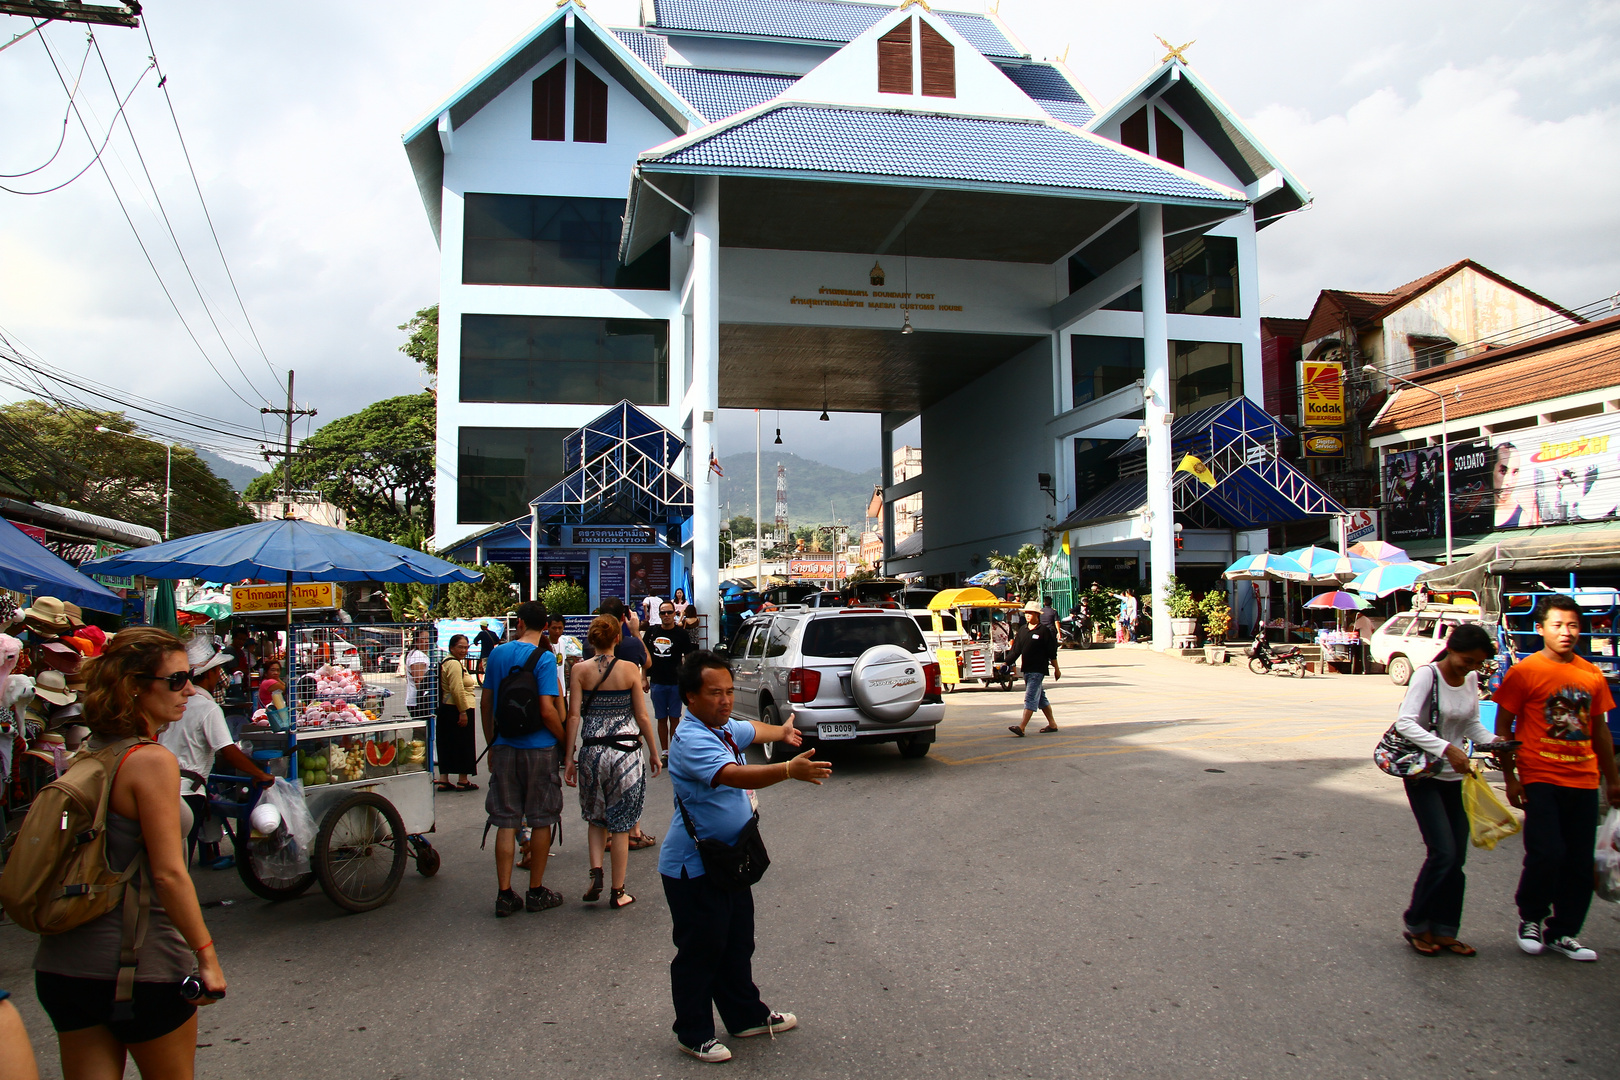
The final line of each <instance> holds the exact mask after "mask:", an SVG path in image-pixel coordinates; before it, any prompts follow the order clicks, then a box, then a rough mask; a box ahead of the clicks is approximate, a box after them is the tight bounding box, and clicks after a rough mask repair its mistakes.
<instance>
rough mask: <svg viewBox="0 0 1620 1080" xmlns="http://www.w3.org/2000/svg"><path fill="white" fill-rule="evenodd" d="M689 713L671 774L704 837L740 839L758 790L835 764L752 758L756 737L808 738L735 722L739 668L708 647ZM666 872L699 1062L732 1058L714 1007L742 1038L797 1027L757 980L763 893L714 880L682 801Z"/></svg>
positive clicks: (685, 1021)
mask: <svg viewBox="0 0 1620 1080" xmlns="http://www.w3.org/2000/svg"><path fill="white" fill-rule="evenodd" d="M680 688H681V698H682V700H683V701H684V702H685V705H686V713H685V715H684V716H683V717H682V719H681V722H680V723H679V724H678V725H676V728H675V734H674V737H673V738H672V739H671V740H670V744H669V775H670V779H671V781H672V782H673V783H674V787H675V796H676V798H678V799H679V800H680V804H681V805H683V806H685V808H686V813H687V814H689V815H690V816H691V818H692V825H693V826H694V827H695V829H696V830H697V833H698V835H699V836H701V837H702V838H703V839H705V840H719V841H721V842H722V843H726V844H735V843H736V842H737V838H738V836H739V835H740V834H741V832H742V830H743V827H744V826H746V825H747V824H748V822H749V821H750V820H751V819H752V818H753V816H754V813H755V811H756V809H757V807H758V805H759V801H758V799H757V798H756V797H755V794H754V793H755V791H757V790H758V789H760V788H766V787H770V786H771V785H772V784H780V783H781V782H782V781H783V780H803V781H805V782H806V783H811V784H819V783H821V782H822V781H823V780H825V779H826V778H827V777H829V776H831V775H832V766H831V765H829V764H827V763H826V762H824V761H816V760H814V757H815V751H814V750H806V751H805V752H804V753H802V754H800V755H799V756H798V757H795V758H792V759H791V760H788V761H775V762H771V763H770V764H766V765H747V764H744V762H743V753H742V752H743V748H744V747H747V746H748V745H749V744H751V743H756V742H782V743H786V744H787V745H789V746H798V745H799V744H800V743H801V742H802V741H803V736H802V735H800V734H799V732H798V731H797V730H796V729H795V728H794V726H793V717H792V716H791V715H789V717H788V719H787V722H786V723H785V724H782V725H781V726H776V725H772V724H761V723H759V722H757V721H752V720H733V719H731V706H732V701H733V697H734V693H735V692H734V690H733V688H732V685H731V666H730V665H729V664H727V663H726V662H725V661H724V660H722V659H721V658H720V657H719V656H717V655H715V654H714V653H713V652H710V651H709V650H707V649H702V650H699V651H698V652H695V653H692V654H691V655H690V656H688V657H687V658H686V661H685V663H683V664H682V665H681V674H680ZM658 873H659V874H660V875H661V876H662V877H663V879H664V898H665V899H666V900H667V901H668V902H669V914H670V919H671V921H672V922H673V923H674V937H675V959H674V960H672V961H671V962H670V965H669V981H670V988H671V991H672V992H673V995H674V998H675V1038H676V1039H677V1040H678V1042H679V1045H680V1048H681V1050H682V1051H683V1052H684V1053H687V1054H690V1055H692V1056H693V1057H695V1058H697V1059H698V1060H699V1061H729V1060H730V1059H731V1051H730V1050H728V1049H727V1048H726V1047H725V1046H723V1045H722V1044H721V1043H720V1042H719V1040H717V1039H716V1038H715V1037H714V1010H715V1008H718V1009H719V1010H720V1019H721V1020H723V1021H725V1025H726V1030H727V1031H729V1032H731V1034H733V1035H735V1036H737V1037H738V1038H747V1037H748V1036H750V1035H763V1034H765V1033H766V1032H771V1033H772V1034H774V1033H776V1032H778V1031H790V1030H792V1029H793V1028H794V1027H796V1026H797V1025H798V1022H799V1021H798V1019H797V1018H796V1017H795V1016H794V1015H793V1014H792V1013H779V1012H772V1011H771V1010H770V1009H769V1008H767V1007H766V1005H765V1003H764V1002H763V1001H761V1000H760V997H759V987H757V986H755V985H754V976H753V970H752V962H753V956H754V894H753V890H751V889H742V890H740V891H736V892H731V891H727V890H724V889H721V888H719V887H717V886H715V885H711V884H710V883H709V878H708V875H707V874H706V873H705V872H704V869H703V858H702V856H700V855H699V854H698V850H697V843H696V841H695V840H694V838H693V836H692V833H691V832H689V831H687V828H686V825H685V823H684V821H683V819H682V815H681V812H680V808H679V806H678V807H677V808H676V811H675V817H674V818H673V820H671V821H670V825H669V832H668V833H667V834H665V837H664V846H663V849H662V850H661V851H660V852H659V857H658Z"/></svg>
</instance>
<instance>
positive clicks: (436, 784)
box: [433, 780, 456, 791]
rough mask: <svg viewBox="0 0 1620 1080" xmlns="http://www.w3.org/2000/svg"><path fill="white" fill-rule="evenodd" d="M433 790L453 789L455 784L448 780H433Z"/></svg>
mask: <svg viewBox="0 0 1620 1080" xmlns="http://www.w3.org/2000/svg"><path fill="white" fill-rule="evenodd" d="M433 790H434V791H454V790H456V785H454V784H452V783H451V782H450V781H448V780H435V781H433Z"/></svg>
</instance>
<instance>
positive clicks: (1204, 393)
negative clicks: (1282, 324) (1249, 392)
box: [1170, 341, 1243, 415]
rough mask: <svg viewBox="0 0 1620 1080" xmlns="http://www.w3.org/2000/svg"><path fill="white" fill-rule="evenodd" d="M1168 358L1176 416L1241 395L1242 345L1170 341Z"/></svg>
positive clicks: (1171, 392) (1171, 393)
mask: <svg viewBox="0 0 1620 1080" xmlns="http://www.w3.org/2000/svg"><path fill="white" fill-rule="evenodd" d="M1170 358H1171V363H1170V395H1171V397H1172V398H1173V399H1174V401H1175V403H1176V413H1177V414H1178V415H1185V414H1187V413H1192V412H1197V411H1198V410H1199V409H1207V408H1208V407H1209V406H1211V405H1219V404H1220V403H1221V402H1223V401H1231V400H1232V399H1233V398H1238V397H1242V396H1243V346H1241V345H1230V344H1224V343H1220V342H1209V341H1172V342H1171V343H1170Z"/></svg>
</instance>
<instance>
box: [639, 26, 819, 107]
mask: <svg viewBox="0 0 1620 1080" xmlns="http://www.w3.org/2000/svg"><path fill="white" fill-rule="evenodd" d="M613 32H614V34H616V35H617V36H618V38H619V40H620V41H622V42H624V43H625V45H626V46H628V47H629V49H630V51H631V52H633V53H635V54H636V55H637V56H638V57H640V58H641V60H642V62H644V63H645V64H646V65H647V66H648V67H650V68H652V69H653V71H655V72H656V73H657V74H658V76H659V77H660V78H662V79H663V80H664V81H665V82H667V83H669V85H670V87H671V88H672V89H673V90H674V91H675V92H676V93H677V94H679V95H681V98H682V100H684V101H685V102H686V103H687V104H688V105H690V106H691V107H692V108H693V109H695V110H696V111H697V113H698V114H699V115H700V116H702V117H703V118H704V119H705V120H707V121H709V123H711V124H712V123H714V122H715V121H717V120H724V119H725V118H726V117H728V116H735V115H736V114H737V113H740V112H742V111H743V110H744V109H752V108H753V107H754V106H755V105H758V104H760V103H761V102H765V101H769V100H771V98H773V97H776V96H777V95H778V94H780V93H781V92H782V91H783V90H786V89H787V88H788V87H790V86H792V85H793V84H794V83H795V82H797V81H798V78H797V77H796V76H793V75H757V74H747V73H741V72H733V71H706V70H703V69H701V68H689V67H666V66H665V64H664V52H665V41H664V39H663V38H661V37H659V36H658V35H657V34H649V33H646V32H644V31H641V30H617V29H616V30H614V31H613Z"/></svg>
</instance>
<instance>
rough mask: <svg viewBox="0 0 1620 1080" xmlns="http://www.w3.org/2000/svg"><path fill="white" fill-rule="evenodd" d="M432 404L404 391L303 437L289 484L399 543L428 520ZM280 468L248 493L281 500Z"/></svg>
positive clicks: (359, 526) (361, 527)
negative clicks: (334, 505)
mask: <svg viewBox="0 0 1620 1080" xmlns="http://www.w3.org/2000/svg"><path fill="white" fill-rule="evenodd" d="M434 424H435V418H434V404H433V397H432V395H431V394H425V393H424V394H405V395H403V396H401V397H393V398H385V399H383V400H382V401H378V402H375V403H373V404H371V405H367V406H366V407H365V408H364V409H361V410H360V411H359V412H357V413H351V414H349V415H348V416H344V417H340V418H338V419H336V420H333V421H332V422H331V423H329V424H327V425H325V426H324V427H322V428H320V429H319V430H318V431H316V432H315V433H314V434H313V435H311V436H310V437H309V438H307V439H305V440H304V441H303V443H302V444H301V446H300V448H299V452H298V454H297V455H296V457H295V458H294V461H293V467H292V483H293V487H294V488H297V489H300V490H310V489H313V490H315V491H319V492H320V494H321V497H322V498H323V499H325V500H327V501H328V502H331V503H335V504H336V505H338V506H341V507H342V508H343V510H344V512H345V513H346V514H347V515H348V517H349V528H350V529H352V530H354V531H355V532H361V533H365V534H367V535H368V536H375V537H378V538H379V539H382V540H391V541H393V542H395V543H404V542H405V541H404V540H403V539H402V537H404V536H406V535H407V534H408V533H410V532H411V530H412V529H413V528H417V529H418V530H420V527H421V526H422V525H424V524H425V523H427V522H431V521H432V520H433V473H434V452H433V449H434V437H435V432H434ZM281 487H282V466H281V465H277V466H276V467H275V468H274V469H272V470H271V471H270V472H268V473H266V474H264V475H263V476H261V477H259V478H258V479H256V480H254V481H253V482H252V483H251V484H249V485H248V489H247V496H246V497H247V498H248V499H251V500H260V499H267V500H274V499H277V498H280V495H281Z"/></svg>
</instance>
